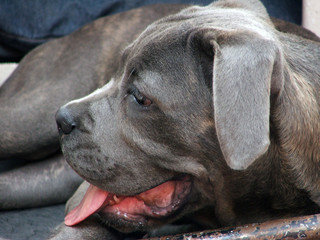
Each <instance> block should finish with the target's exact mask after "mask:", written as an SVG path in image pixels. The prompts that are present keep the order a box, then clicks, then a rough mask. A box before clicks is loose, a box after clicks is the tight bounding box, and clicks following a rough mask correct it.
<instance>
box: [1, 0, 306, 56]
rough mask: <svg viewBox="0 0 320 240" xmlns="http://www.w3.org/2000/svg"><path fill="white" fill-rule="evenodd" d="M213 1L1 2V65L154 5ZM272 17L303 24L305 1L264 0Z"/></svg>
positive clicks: (21, 0) (11, 0)
mask: <svg viewBox="0 0 320 240" xmlns="http://www.w3.org/2000/svg"><path fill="white" fill-rule="evenodd" d="M210 2H212V0H94V1H92V0H0V62H5V61H19V60H20V59H21V58H22V57H23V56H24V55H25V54H26V53H27V52H28V51H30V50H31V49H33V48H34V47H36V46H38V45H39V44H42V43H44V42H46V41H48V40H50V39H53V38H57V37H61V36H64V35H66V34H69V33H71V32H73V31H74V30H76V29H78V28H79V27H81V26H83V25H85V24H86V23H88V22H91V21H93V20H95V19H97V18H99V17H102V16H106V15H110V14H114V13H118V12H122V11H126V10H129V9H132V8H136V7H139V6H143V5H148V4H153V3H194V4H200V5H206V4H209V3H210ZM262 2H263V3H264V4H265V6H266V7H267V9H268V12H269V14H270V15H271V16H274V17H278V18H281V19H284V20H287V21H291V22H294V23H297V24H301V8H302V0H294V1H292V0H262Z"/></svg>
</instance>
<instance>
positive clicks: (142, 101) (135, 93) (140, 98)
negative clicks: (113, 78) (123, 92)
mask: <svg viewBox="0 0 320 240" xmlns="http://www.w3.org/2000/svg"><path fill="white" fill-rule="evenodd" d="M128 94H129V95H131V96H132V97H133V98H134V100H135V101H136V102H137V103H138V104H139V105H141V106H143V107H149V106H150V105H151V104H152V101H151V100H150V99H149V98H147V97H146V96H144V95H143V94H142V93H140V92H139V90H138V89H136V88H131V89H129V91H128Z"/></svg>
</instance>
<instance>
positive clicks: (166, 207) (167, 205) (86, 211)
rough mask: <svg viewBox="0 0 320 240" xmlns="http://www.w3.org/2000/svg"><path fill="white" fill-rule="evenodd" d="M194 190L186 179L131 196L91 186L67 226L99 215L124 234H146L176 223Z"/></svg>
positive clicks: (172, 181) (189, 180)
mask: <svg viewBox="0 0 320 240" xmlns="http://www.w3.org/2000/svg"><path fill="white" fill-rule="evenodd" d="M191 190H192V181H191V178H190V176H187V175H184V176H179V177H178V178H175V179H172V180H168V181H166V182H164V183H162V184H160V185H158V186H156V187H154V188H152V189H149V190H146V191H144V192H142V193H140V194H137V195H132V196H118V195H115V194H113V193H110V192H106V191H104V190H102V189H99V188H97V187H95V186H93V185H90V186H89V188H88V190H87V193H86V194H85V196H84V198H83V199H82V202H81V203H80V204H79V206H77V207H76V208H75V209H73V210H72V211H71V212H70V213H69V214H68V215H67V216H66V218H65V224H66V225H68V226H74V225H76V224H78V223H79V222H81V221H83V220H85V219H86V218H87V217H89V216H90V215H92V214H95V213H97V214H98V215H99V217H100V218H101V220H102V222H103V223H105V224H106V225H108V226H111V227H113V228H115V229H117V230H119V231H121V232H125V233H127V232H135V231H146V230H148V229H150V228H152V227H157V226H159V225H163V224H165V223H167V222H171V221H173V220H174V219H176V218H177V216H178V215H180V214H179V213H181V212H182V210H183V208H184V206H185V205H186V203H187V202H188V200H189V197H190V195H191V192H192V191H191Z"/></svg>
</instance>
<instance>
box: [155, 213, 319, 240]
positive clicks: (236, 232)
mask: <svg viewBox="0 0 320 240" xmlns="http://www.w3.org/2000/svg"><path fill="white" fill-rule="evenodd" d="M151 239H152V240H156V239H157V240H183V239H186V240H188V239H190V240H196V239H202V240H206V239H208V240H209V239H211V240H215V239H221V240H235V239H243V240H253V239H257V240H262V239H264V240H268V239H277V240H280V239H281V240H282V239H286V240H291V239H320V214H316V215H310V216H303V217H295V218H289V219H279V220H272V221H267V222H263V223H254V224H248V225H244V226H239V227H234V228H225V229H217V230H211V231H202V232H195V233H186V234H181V235H176V236H166V237H160V238H150V240H151Z"/></svg>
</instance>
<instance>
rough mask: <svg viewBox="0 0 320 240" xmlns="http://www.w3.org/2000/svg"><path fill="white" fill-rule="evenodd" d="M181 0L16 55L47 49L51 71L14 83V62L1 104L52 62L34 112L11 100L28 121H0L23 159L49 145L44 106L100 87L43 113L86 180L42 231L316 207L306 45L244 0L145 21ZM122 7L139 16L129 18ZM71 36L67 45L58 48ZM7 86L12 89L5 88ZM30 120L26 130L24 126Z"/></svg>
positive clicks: (71, 233)
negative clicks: (56, 223) (61, 217)
mask: <svg viewBox="0 0 320 240" xmlns="http://www.w3.org/2000/svg"><path fill="white" fill-rule="evenodd" d="M181 8H183V7H181V6H176V7H169V8H166V9H164V10H163V12H159V11H154V10H152V11H150V15H148V16H145V17H141V16H143V15H141V14H143V13H144V14H145V13H146V12H149V10H150V8H144V10H143V11H141V10H135V11H137V12H135V11H133V12H130V13H129V14H128V13H126V14H128V15H115V16H114V17H110V18H107V20H98V21H97V22H95V23H94V24H93V25H90V27H92V29H96V30H97V29H100V28H102V26H109V27H106V28H105V31H104V32H103V33H102V34H100V35H99V34H98V38H94V39H92V37H93V36H94V35H93V34H92V33H93V32H94V31H93V30H90V31H88V27H86V28H84V29H82V30H80V31H79V32H77V33H74V34H73V35H70V36H68V37H66V38H63V39H61V40H58V41H57V42H53V43H49V44H51V45H45V46H44V47H43V48H39V49H37V50H35V52H34V53H32V55H30V56H29V57H28V58H26V60H25V61H30V60H32V61H38V62H34V63H33V66H37V65H40V63H41V64H44V65H45V66H47V65H49V64H50V61H49V60H50V59H48V58H47V57H46V58H45V59H46V62H42V61H41V59H42V58H41V56H43V55H44V54H45V55H46V56H48V55H49V54H50V53H52V54H53V53H54V54H53V55H57V56H59V55H60V54H61V56H62V58H59V57H58V59H57V61H58V60H59V61H58V63H57V62H56V61H55V63H56V64H58V65H56V66H55V67H54V72H52V73H51V71H50V69H51V68H49V70H48V69H47V68H39V66H38V68H36V69H37V70H36V71H34V72H33V73H32V74H34V75H35V76H34V75H32V74H31V75H32V77H30V79H28V81H27V83H26V84H28V85H27V86H26V87H24V88H22V90H21V91H22V92H19V88H18V84H21V82H23V81H22V80H23V78H22V76H23V74H22V73H24V71H26V70H24V69H23V67H24V65H23V63H22V64H20V66H19V69H18V70H17V71H16V72H15V74H14V75H12V77H11V79H20V81H18V80H15V81H9V82H8V83H7V84H6V85H4V86H3V88H2V89H1V91H2V92H0V94H2V95H1V97H2V96H3V99H9V100H6V105H7V106H11V105H15V104H16V102H14V103H11V101H18V102H19V101H20V102H21V101H24V102H25V101H26V99H29V98H30V99H32V96H34V92H33V91H31V90H32V89H34V88H35V86H36V84H37V81H35V79H36V77H37V79H39V76H43V77H45V75H46V74H49V73H50V74H53V76H51V75H49V76H51V77H50V78H49V79H48V80H47V82H46V83H47V84H49V86H50V89H53V90H52V93H55V94H56V93H57V91H58V92H59V95H61V96H60V97H59V99H57V98H56V95H55V94H49V95H48V96H47V98H46V101H45V102H43V101H39V102H37V103H31V105H32V106H38V105H39V104H40V105H41V107H39V108H40V109H41V110H43V111H39V112H38V111H37V108H36V109H35V110H34V109H33V108H30V109H26V110H25V109H24V110H21V109H20V111H18V110H17V111H18V112H20V113H21V114H22V116H25V118H28V119H42V121H41V122H39V123H37V126H36V127H34V126H32V125H30V126H29V127H26V126H24V127H23V129H20V128H19V126H20V125H21V122H20V120H25V118H21V119H20V118H19V117H14V119H17V120H18V121H17V122H15V121H12V122H8V121H5V120H6V119H4V120H2V121H3V123H1V124H2V126H6V127H5V128H3V129H11V130H16V131H17V132H18V133H19V134H17V135H16V134H13V133H11V134H10V133H8V132H5V133H4V134H2V136H5V137H4V138H3V141H2V142H0V144H2V145H1V146H2V147H0V151H2V152H1V156H3V158H9V157H19V156H21V155H23V154H26V153H30V154H29V158H30V159H35V158H40V157H46V156H47V155H48V154H49V153H52V152H56V151H57V149H58V146H57V144H58V143H57V139H56V137H57V133H55V130H54V127H53V126H48V123H46V122H50V121H49V118H50V113H51V114H53V112H54V108H56V107H58V106H59V105H62V104H65V103H66V102H68V101H69V100H71V99H72V98H78V97H81V96H83V95H86V94H88V93H89V92H91V91H92V90H93V89H95V88H97V87H101V88H100V89H98V90H96V91H95V92H93V93H91V94H89V95H88V96H86V97H83V98H80V99H78V100H74V101H71V102H69V103H67V104H66V105H64V106H63V107H62V108H60V110H59V111H58V112H57V114H56V119H57V124H58V128H59V132H60V142H61V148H62V151H63V154H64V157H65V159H66V160H67V162H68V163H69V164H70V166H71V167H72V168H73V169H74V170H75V171H76V172H77V173H78V174H79V175H80V176H81V177H83V178H84V179H85V180H86V181H88V182H89V183H90V185H89V184H88V183H84V184H83V185H82V186H81V187H80V188H79V189H78V191H77V192H76V193H75V195H74V196H73V197H72V198H71V199H70V201H69V203H68V206H67V213H68V215H67V217H66V223H67V225H69V226H74V227H68V226H65V225H64V224H62V225H61V226H60V227H59V228H58V230H57V232H56V233H55V235H54V236H53V237H52V239H72V238H74V239H79V238H83V239H85V238H86V237H87V238H89V239H101V236H102V235H103V236H104V237H106V238H108V239H112V238H115V239H117V238H122V237H123V236H121V235H119V233H115V232H114V230H112V229H116V230H118V231H119V232H125V233H127V232H135V231H141V232H148V231H150V229H155V228H159V227H160V226H162V225H163V224H165V223H172V222H175V221H177V220H179V219H186V220H185V221H186V222H188V223H192V224H193V225H192V226H191V228H188V230H190V229H191V230H195V229H203V228H209V227H210V228H214V227H221V226H231V225H235V224H242V223H249V222H256V221H264V220H266V219H272V218H278V217H283V216H296V215H301V214H311V213H317V212H319V204H320V202H319V201H320V199H319V186H320V184H319V177H318V171H319V166H318V165H319V164H318V161H319V159H318V158H319V154H318V152H317V151H318V149H320V148H319V146H317V145H318V144H319V143H318V142H319V141H318V140H317V138H318V136H319V132H318V131H319V119H318V118H319V113H318V111H319V97H318V96H317V93H318V92H319V79H320V70H319V66H318V65H319V64H318V63H319V60H320V46H319V44H318V43H316V42H314V41H310V40H306V39H304V38H301V37H299V36H296V35H292V34H286V33H284V32H283V31H282V32H281V31H278V30H276V29H275V27H274V25H273V24H272V22H271V20H270V18H269V16H268V15H267V13H266V11H265V9H264V7H263V6H262V4H261V3H260V2H259V1H256V0H247V1H245V0H238V1H237V0H221V1H218V2H215V3H213V4H211V5H209V6H207V7H197V6H194V7H190V8H186V9H185V10H183V11H181V12H179V13H177V14H174V15H170V16H168V17H166V18H163V19H161V20H159V21H157V22H155V23H153V24H151V25H149V24H150V23H151V22H152V21H154V20H156V19H158V18H160V17H161V16H166V15H168V14H169V13H175V12H177V11H178V10H179V9H181ZM148 9H149V10H148ZM156 12H158V15H156ZM130 14H131V15H130ZM132 14H133V15H132ZM124 16H127V17H124ZM133 16H135V17H136V18H135V19H140V20H139V21H137V22H133V23H132V24H133V27H131V25H127V24H126V23H127V22H128V21H131V19H133ZM117 24H119V25H117ZM148 25H149V26H148ZM147 26H148V27H147ZM279 26H280V25H278V27H279ZM146 27H147V28H146ZM130 29H131V30H130ZM144 29H145V30H144ZM143 30H144V31H143ZM81 31H82V33H81ZM92 31H93V32H92ZM142 31H143V32H142ZM97 32H99V31H97ZM110 32H112V34H111V36H113V37H114V38H116V39H117V41H113V39H109V37H110ZM141 32H142V33H141ZM140 33H141V34H140ZM79 36H81V38H80V37H79ZM78 39H82V40H81V42H78V45H77V49H78V50H77V51H71V50H70V52H72V54H71V55H68V54H67V55H64V54H63V51H64V49H67V48H68V47H69V46H70V43H75V42H76V40H78ZM134 39H135V40H134ZM97 43H100V44H101V45H99V46H98V47H96V46H95V45H96V44H97ZM129 43H130V44H129ZM85 44H89V45H86V46H87V47H85V48H83V46H84V45H85ZM88 46H89V47H88ZM90 46H91V47H90ZM57 49H59V51H58V50H57ZM91 49H95V51H90V50H91ZM101 49H102V50H101ZM123 49H124V50H123ZM81 50H83V51H82V52H81ZM122 50H123V51H122ZM46 51H48V52H46ZM119 52H122V54H119ZM57 53H59V54H57ZM79 55H80V56H83V55H87V56H88V57H87V58H83V59H81V60H79V58H78V56H79ZM66 56H67V57H68V58H65V57H66ZM48 61H49V62H48ZM37 63H39V64H37ZM92 65H93V66H95V67H94V70H92V67H91V66H92ZM40 69H41V70H40ZM29 71H30V69H29ZM39 71H40V72H39ZM42 71H43V72H42ZM79 71H80V72H79ZM31 72H32V71H31ZM69 73H70V74H69ZM71 73H72V74H71ZM75 73H77V74H75ZM20 74H21V75H20ZM17 76H21V77H17ZM64 76H67V78H65V77H64ZM33 79H34V81H32V80H33ZM57 79H62V80H64V81H58V82H56V80H57ZM9 80H10V79H9ZM77 81H79V82H77ZM108 81H109V83H108V84H107V85H105V86H103V85H104V84H105V83H106V82H108ZM77 83H78V84H77ZM47 84H42V85H40V86H41V87H38V88H36V89H38V90H39V91H38V92H40V93H41V92H44V91H45V89H47V88H48V85H47ZM83 84H84V85H83ZM75 86H76V87H75ZM102 86H103V87H102ZM78 87H79V89H78ZM23 91H24V92H23ZM16 92H18V93H20V95H21V96H26V97H19V99H18V100H15V99H14V98H12V97H8V96H9V95H10V94H13V93H16ZM45 92H46V91H45ZM50 93H51V92H50ZM41 96H42V95H41ZM20 102H19V104H20ZM40 105H39V106H40ZM22 106H24V105H22ZM43 106H44V107H43ZM9 110H10V108H9V107H5V108H4V110H1V111H2V112H3V113H6V114H9V113H10V111H9ZM2 112H1V116H4V115H3V114H2ZM24 114H26V115H24ZM35 114H37V115H35ZM0 121H1V120H0ZM27 122H28V121H27ZM36 129H37V130H38V131H39V132H38V133H37V134H36V136H38V139H31V140H30V139H28V138H25V136H31V135H32V134H34V130H36ZM11 130H10V131H11ZM26 130H27V131H26ZM29 131H31V132H29ZM41 134H43V136H42V135H41ZM12 136H20V137H19V138H18V139H13V138H12ZM40 140H41V141H40ZM15 142H19V144H21V146H24V148H25V149H22V150H21V151H18V150H16V149H17V148H18V147H17V146H15V145H14V144H15ZM43 143H46V145H44V146H42V145H41V144H43ZM25 144H27V145H25ZM28 144H29V145H28ZM39 144H40V145H41V146H39ZM48 146H49V147H50V148H49V149H50V150H49V151H48ZM5 149H9V150H8V151H6V150H5ZM10 149H11V150H10ZM18 149H20V148H18ZM35 149H37V151H36V150H35ZM35 153H37V154H35ZM66 168H67V167H66ZM17 176H21V174H19V175H17ZM0 177H1V176H0ZM2 179H8V176H5V175H4V176H2ZM53 184H54V183H53ZM88 186H89V187H88ZM8 188H9V187H8ZM2 189H3V188H2ZM13 189H15V188H13ZM87 189H88V190H87ZM86 191H87V192H86ZM3 196H5V195H3ZM0 202H1V201H0ZM6 202H9V201H8V199H6ZM80 202H81V203H80ZM79 204H80V205H79ZM83 206H91V208H90V209H91V210H90V211H89V210H88V209H89V208H87V207H83ZM73 209H74V210H73ZM94 213H98V214H94ZM190 216H191V217H190ZM189 217H190V218H189ZM101 220H102V222H104V223H105V225H106V226H104V225H101V224H100V222H101ZM165 231H166V232H165V233H168V232H167V229H166V230H165ZM178 231H183V230H181V229H178ZM154 234H155V235H157V233H154Z"/></svg>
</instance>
